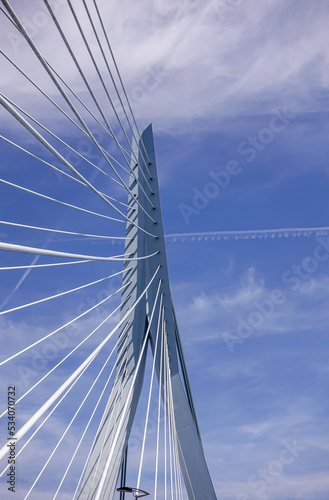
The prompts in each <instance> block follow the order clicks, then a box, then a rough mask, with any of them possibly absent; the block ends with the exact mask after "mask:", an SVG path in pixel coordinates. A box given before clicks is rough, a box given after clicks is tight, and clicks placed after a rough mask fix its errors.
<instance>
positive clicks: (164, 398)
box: [163, 331, 167, 500]
mask: <svg viewBox="0 0 329 500" xmlns="http://www.w3.org/2000/svg"><path fill="white" fill-rule="evenodd" d="M164 334H165V339H167V332H166V331H165V332H164ZM166 349H167V341H166V343H165V346H164V353H163V356H164V359H165V356H166ZM163 435H164V500H167V364H166V363H165V362H164V364H163Z"/></svg>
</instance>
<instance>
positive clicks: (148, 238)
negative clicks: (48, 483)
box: [78, 125, 216, 500]
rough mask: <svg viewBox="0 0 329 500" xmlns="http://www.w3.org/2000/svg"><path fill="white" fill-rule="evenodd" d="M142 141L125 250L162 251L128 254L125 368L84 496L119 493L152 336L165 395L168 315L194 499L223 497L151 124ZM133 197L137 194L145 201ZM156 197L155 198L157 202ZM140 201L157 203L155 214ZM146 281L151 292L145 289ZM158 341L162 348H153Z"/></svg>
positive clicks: (177, 411)
mask: <svg viewBox="0 0 329 500" xmlns="http://www.w3.org/2000/svg"><path fill="white" fill-rule="evenodd" d="M134 135H135V134H134ZM136 135H137V134H136ZM139 142H140V144H139V145H138V144H137V143H136V141H134V144H133V149H134V153H135V155H136V157H138V162H139V165H138V164H135V163H132V165H131V166H132V173H131V175H130V186H129V187H130V194H129V198H128V206H129V208H128V213H127V216H128V218H129V220H130V221H132V222H133V223H134V224H132V223H131V222H129V221H128V222H127V227H126V237H127V239H126V244H125V254H129V256H130V257H133V256H134V257H141V256H144V255H150V254H153V253H155V252H157V253H156V255H154V256H153V257H151V258H148V259H145V260H144V259H141V260H129V261H126V262H125V264H124V269H126V270H125V271H124V274H123V285H125V284H127V283H128V282H131V283H130V284H129V286H126V287H125V288H124V289H123V290H124V291H123V292H122V298H121V318H124V317H125V316H127V317H126V319H127V321H125V322H123V323H122V325H121V328H120V332H119V339H120V342H119V346H118V365H117V366H118V368H117V373H116V378H115V381H114V384H113V388H112V392H111V394H110V397H109V401H108V403H107V406H106V409H105V411H104V414H103V417H102V420H101V423H100V426H99V428H98V432H97V436H96V439H95V441H94V446H93V449H92V452H91V454H90V457H89V461H88V464H87V467H86V470H85V473H84V477H83V480H82V483H81V488H80V492H79V495H78V498H79V500H105V499H106V500H108V499H112V498H113V496H114V493H115V488H116V486H117V481H118V477H119V473H120V470H121V468H122V464H123V463H124V462H125V454H126V449H127V444H128V439H129V434H130V431H131V428H132V424H133V420H134V416H135V412H136V408H137V405H138V401H139V397H140V393H141V389H142V386H143V379H144V371H145V363H146V352H147V349H146V348H145V347H147V344H148V343H149V342H150V344H151V348H152V352H153V356H155V369H156V373H157V376H158V380H159V383H160V386H161V390H162V396H163V397H166V396H165V394H166V391H165V384H164V380H165V373H164V372H165V369H164V364H162V363H161V362H160V349H161V342H158V343H157V342H156V336H157V322H158V320H157V319H155V318H160V317H161V318H164V319H163V322H164V324H165V339H166V340H165V342H166V343H167V346H165V349H167V350H168V358H167V359H169V368H170V369H169V371H168V373H169V377H170V385H171V395H172V408H173V413H174V425H173V429H175V433H176V436H175V439H177V443H178V454H179V462H180V468H181V471H182V475H183V478H184V482H185V487H186V490H187V493H188V497H189V499H190V500H192V499H193V500H216V494H215V490H214V487H213V484H212V481H211V478H210V475H209V471H208V467H207V464H206V461H205V457H204V452H203V448H202V443H201V438H200V433H199V430H198V424H197V419H196V415H195V410H194V406H193V400H192V394H191V389H190V385H189V381H188V376H187V371H186V366H185V361H184V356H183V351H182V346H181V341H180V336H179V331H178V327H177V322H176V317H175V312H174V307H173V303H172V297H171V292H170V285H169V278H168V268H167V259H166V251H165V244H164V233H163V225H162V216H161V207H160V198H159V189H158V178H157V171H156V163H155V153H154V143H153V133H152V126H151V125H150V126H149V127H147V128H146V130H145V131H144V132H143V134H142V136H141V140H140V141H139ZM138 146H139V147H138ZM144 147H145V149H144ZM143 150H144V151H145V150H146V152H147V160H146V156H145V157H144V158H142V157H141V155H142V151H143ZM145 162H147V163H148V169H149V173H148V174H147V176H148V177H149V179H148V182H149V185H150V186H151V188H152V190H153V193H152V195H151V196H150V199H149V200H147V198H146V196H145V192H146V190H147V185H146V181H147V179H146V176H145V174H144V175H141V169H143V168H144V165H145ZM149 174H150V176H151V177H150V176H149ZM137 180H138V182H137ZM134 198H137V199H138V201H139V204H138V206H137V204H136V203H135V202H134ZM150 200H151V202H152V204H153V206H151V205H150ZM140 206H142V207H148V208H150V211H149V212H150V215H151V217H150V216H149V215H148V214H147V213H146V210H145V211H143V210H142V209H141V208H140ZM141 228H142V229H143V230H142V229H141ZM128 268H129V269H128ZM147 285H149V287H148V289H147V292H146V293H144V294H143V292H144V291H145V287H146V286H147ZM160 297H161V298H160ZM138 298H140V300H139V301H138ZM136 301H138V303H137V305H136ZM132 305H134V307H132ZM130 309H131V312H130V313H129V310H130ZM155 349H156V350H157V352H154V351H155ZM181 373H182V376H181ZM166 407H167V405H166ZM168 418H169V416H168ZM123 468H124V467H123Z"/></svg>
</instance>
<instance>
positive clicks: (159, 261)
mask: <svg viewBox="0 0 329 500" xmlns="http://www.w3.org/2000/svg"><path fill="white" fill-rule="evenodd" d="M42 7H43V9H42V11H40V12H41V14H40V12H39V10H38V11H37V12H36V13H35V14H34V17H33V19H34V18H35V19H36V20H37V19H38V22H39V25H40V29H41V27H45V30H46V31H44V33H43V36H41V35H42V33H40V32H39V33H36V34H34V33H33V32H31V27H30V25H29V21H28V20H27V11H26V6H22V4H20V3H17V4H14V2H13V3H11V2H8V1H6V0H2V5H1V13H0V15H1V22H2V23H3V27H4V31H5V30H7V31H8V32H9V33H11V34H14V36H15V37H17V38H15V40H16V44H14V45H13V44H12V45H11V46H9V47H6V50H5V49H3V50H1V57H2V60H3V67H4V71H5V72H6V73H5V74H8V75H10V78H8V80H6V79H4V80H5V81H4V87H5V90H2V91H1V93H0V102H1V105H2V111H3V115H2V117H3V119H4V120H5V122H6V127H4V132H3V133H2V134H1V139H2V148H3V168H2V172H1V179H0V181H1V189H2V194H1V203H2V212H1V213H2V214H4V215H3V216H2V217H1V221H0V224H1V225H2V227H4V228H6V234H7V237H6V239H4V240H3V241H1V243H0V249H1V250H2V252H1V256H2V262H1V273H3V276H5V278H3V280H4V281H3V285H2V294H3V295H2V299H1V311H0V316H1V322H2V324H1V327H2V336H3V340H2V346H3V349H2V356H1V362H0V369H1V370H2V380H3V381H4V386H5V388H6V390H8V405H7V404H5V406H4V407H3V410H2V413H1V420H2V423H3V426H2V429H3V432H2V443H1V446H2V448H1V451H0V454H1V460H2V461H1V465H2V468H1V479H2V485H1V488H2V492H3V498H7V496H6V495H8V498H11V497H10V496H9V495H10V494H12V492H13V491H17V492H18V495H19V498H33V499H34V498H35V499H38V498H43V499H47V498H60V499H63V500H64V498H65V499H67V498H79V499H85V500H87V499H90V500H91V499H95V500H96V499H105V498H106V499H108V498H121V499H123V498H128V497H129V496H131V495H134V496H135V497H139V496H142V494H143V493H142V492H147V493H149V494H150V495H151V497H152V498H158V499H168V500H169V499H183V498H189V499H195V500H199V499H205V500H207V499H209V500H211V499H215V498H216V494H215V491H214V488H213V485H212V480H211V478H210V475H209V471H208V468H207V464H206V460H205V456H204V451H203V448H202V443H201V436H200V431H199V428H198V423H197V417H196V410H195V408H194V404H193V397H192V392H191V388H190V384H189V379H188V374H187V367H186V363H185V359H184V353H183V348H182V344H181V340H180V335H179V330H178V325H177V320H176V316H175V311H174V305H173V302H172V297H171V292H170V284H169V277H168V269H167V261H166V251H165V245H164V233H163V225H162V216H161V207H160V198H159V188H158V178H157V169H156V158H155V151H154V143H153V134H152V127H151V126H148V127H147V128H146V129H145V130H144V132H143V133H142V134H141V133H140V132H139V128H138V125H137V122H136V118H135V115H134V113H133V109H132V105H131V102H130V100H129V96H128V93H127V91H126V88H125V85H124V82H123V79H122V77H121V74H120V72H119V67H118V64H117V61H116V59H115V56H114V53H113V49H112V46H111V43H110V38H109V33H108V31H107V27H106V21H105V18H104V16H103V14H102V8H103V9H104V7H105V6H104V5H100V2H97V1H96V0H92V1H89V2H87V1H86V0H82V2H80V3H79V4H78V5H77V3H76V2H73V1H71V0H67V1H66V2H50V1H48V0H44V1H43V2H42ZM42 23H44V26H43V24H42ZM8 39H10V40H11V41H12V40H13V39H14V38H13V36H11V37H9V38H8ZM17 40H19V47H20V50H19V51H18V52H17V50H16V49H17V47H18V42H17ZM54 49H55V50H54ZM13 82H15V85H13ZM59 235H60V236H61V239H60V240H56V238H55V237H56V236H59ZM72 236H74V237H75V238H74V239H72V238H71V237H72ZM97 241H102V242H107V243H108V244H107V245H102V246H101V247H100V248H98V247H97ZM116 241H124V245H125V246H124V253H122V254H113V248H114V246H113V245H112V243H113V242H116ZM105 249H106V250H105ZM100 252H103V253H100ZM148 351H149V352H151V353H152V356H149V357H147V352H148ZM156 381H157V382H156ZM138 413H140V414H141V415H142V422H143V423H142V425H141V429H142V431H141V432H140V433H139V439H138V443H137V444H136V439H135V442H134V440H132V439H131V438H132V437H134V432H135V431H134V422H135V421H136V415H137V414H138ZM152 428H153V430H152ZM132 441H133V442H132ZM23 470H25V471H26V474H25V475H24V472H22V471H23ZM10 488H12V489H11V490H10ZM117 490H121V491H117ZM144 494H145V493H144Z"/></svg>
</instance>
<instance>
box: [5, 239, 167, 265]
mask: <svg viewBox="0 0 329 500" xmlns="http://www.w3.org/2000/svg"><path fill="white" fill-rule="evenodd" d="M0 250H6V251H8V252H22V253H32V254H34V255H48V256H52V257H63V258H64V259H84V260H95V261H96V260H97V261H104V262H107V261H111V262H120V261H124V262H125V261H127V260H143V259H148V258H150V257H154V255H156V254H157V253H159V250H158V251H157V252H154V253H152V254H149V255H143V256H142V257H128V256H124V257H122V256H119V255H116V256H114V257H98V256H97V255H82V254H77V253H67V252H58V251H55V250H46V249H44V248H34V247H27V246H24V245H15V244H13V243H4V242H0ZM129 255H131V254H129Z"/></svg>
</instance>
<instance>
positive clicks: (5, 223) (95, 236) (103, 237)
mask: <svg viewBox="0 0 329 500" xmlns="http://www.w3.org/2000/svg"><path fill="white" fill-rule="evenodd" d="M0 224H3V225H6V226H14V227H23V228H25V229H35V230H38V231H48V232H49V233H59V234H70V235H74V236H85V237H86V238H100V239H103V240H131V239H132V238H127V237H126V236H105V235H102V234H89V233H77V232H75V231H64V230H60V229H52V228H49V227H40V226H30V225H27V224H19V223H18V222H9V221H4V220H0Z"/></svg>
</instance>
